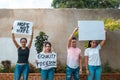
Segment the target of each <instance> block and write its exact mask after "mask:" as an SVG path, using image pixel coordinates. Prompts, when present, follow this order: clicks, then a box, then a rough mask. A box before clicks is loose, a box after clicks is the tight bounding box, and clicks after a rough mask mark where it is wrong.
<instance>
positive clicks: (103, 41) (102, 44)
mask: <svg viewBox="0 0 120 80" xmlns="http://www.w3.org/2000/svg"><path fill="white" fill-rule="evenodd" d="M105 35H106V30H105ZM105 41H106V40H102V41H101V42H100V46H101V47H103V46H104V44H105Z"/></svg>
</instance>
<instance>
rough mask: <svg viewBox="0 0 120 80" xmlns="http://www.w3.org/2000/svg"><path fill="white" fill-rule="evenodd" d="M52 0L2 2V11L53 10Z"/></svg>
mask: <svg viewBox="0 0 120 80" xmlns="http://www.w3.org/2000/svg"><path fill="white" fill-rule="evenodd" d="M51 3H52V0H0V9H3V8H7V9H19V8H52V7H51Z"/></svg>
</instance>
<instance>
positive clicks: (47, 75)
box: [41, 68, 55, 80]
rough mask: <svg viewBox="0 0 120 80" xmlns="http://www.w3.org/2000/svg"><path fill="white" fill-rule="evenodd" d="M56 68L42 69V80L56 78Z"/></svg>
mask: <svg viewBox="0 0 120 80" xmlns="http://www.w3.org/2000/svg"><path fill="white" fill-rule="evenodd" d="M54 72H55V69H54V68H50V69H47V70H44V69H41V78H42V80H53V79H54Z"/></svg>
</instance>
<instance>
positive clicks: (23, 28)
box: [12, 20, 33, 35]
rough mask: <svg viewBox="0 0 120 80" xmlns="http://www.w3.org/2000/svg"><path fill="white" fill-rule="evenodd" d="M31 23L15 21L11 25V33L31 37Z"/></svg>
mask: <svg viewBox="0 0 120 80" xmlns="http://www.w3.org/2000/svg"><path fill="white" fill-rule="evenodd" d="M32 27H33V23H32V22H29V21H22V20H16V21H14V24H13V30H12V33H15V34H26V35H32Z"/></svg>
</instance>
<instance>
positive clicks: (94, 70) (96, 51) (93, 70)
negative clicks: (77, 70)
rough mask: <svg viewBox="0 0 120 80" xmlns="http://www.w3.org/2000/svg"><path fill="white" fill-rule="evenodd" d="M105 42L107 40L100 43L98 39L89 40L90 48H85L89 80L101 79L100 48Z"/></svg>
mask: <svg viewBox="0 0 120 80" xmlns="http://www.w3.org/2000/svg"><path fill="white" fill-rule="evenodd" d="M104 44H105V40H102V41H101V42H100V43H99V44H98V42H97V41H96V40H91V41H89V44H88V48H87V49H85V65H86V73H87V74H88V80H101V73H102V67H101V60H100V49H101V48H102V47H103V45H104ZM94 78H95V79H94Z"/></svg>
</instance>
